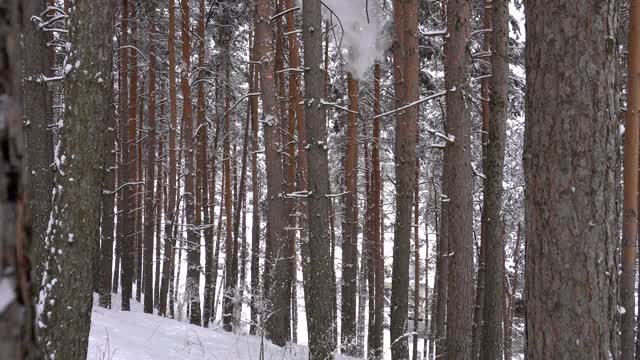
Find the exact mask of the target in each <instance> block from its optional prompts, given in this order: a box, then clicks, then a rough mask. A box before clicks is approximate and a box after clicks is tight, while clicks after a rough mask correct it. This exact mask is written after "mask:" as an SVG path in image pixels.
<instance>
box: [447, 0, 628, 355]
mask: <svg viewBox="0 0 640 360" xmlns="http://www.w3.org/2000/svg"><path fill="white" fill-rule="evenodd" d="M566 5H567V3H566V2H565V1H536V0H534V1H529V2H528V3H527V7H526V8H525V15H526V18H527V32H526V37H527V44H526V47H525V61H526V63H527V69H526V79H527V84H526V85H527V98H526V118H527V122H526V124H525V134H524V139H525V146H524V154H526V156H525V157H524V174H525V194H526V198H525V218H526V221H527V223H526V236H525V239H526V255H527V256H526V272H527V273H526V296H525V299H526V314H527V321H526V322H527V329H526V336H527V341H526V342H527V345H526V347H527V354H526V357H527V358H528V359H550V358H555V357H558V356H561V355H560V354H562V356H563V357H566V358H571V359H609V358H611V356H615V355H611V354H616V353H617V351H618V337H617V335H616V331H617V330H616V329H617V320H616V318H617V316H618V314H617V290H618V289H617V280H618V272H617V268H616V262H615V256H616V255H615V254H616V247H617V246H618V233H617V221H618V220H617V219H618V217H617V209H616V193H617V191H618V186H619V179H617V176H616V175H615V174H616V170H615V166H616V164H617V161H616V154H617V153H618V149H619V145H620V144H619V143H618V136H619V135H618V111H617V109H618V101H617V96H616V89H615V88H616V87H615V72H616V70H615V68H616V45H615V40H614V39H615V29H616V21H615V20H616V15H615V12H616V11H615V1H597V2H594V1H586V0H580V1H575V2H573V3H572V5H573V6H571V7H567V6H566ZM582 63H584V64H587V65H586V66H576V64H582ZM543 79H553V80H552V81H543ZM594 84H598V85H597V86H593V85H594ZM548 99H553V100H552V101H548ZM628 131H633V130H628ZM633 136H634V137H635V136H637V134H633ZM457 138H458V137H456V139H457ZM456 141H457V140H456ZM634 152H635V150H634ZM543 189H544V190H543ZM629 240H631V241H635V239H629ZM456 256H457V253H456ZM632 261H635V260H632ZM630 303H631V304H633V299H631V302H630ZM631 306H633V305H631ZM626 311H628V312H629V313H631V314H633V307H631V308H627V309H626ZM631 321H633V320H631ZM632 326H633V325H632ZM549 336H552V337H553V341H550V338H549ZM625 344H627V342H625ZM628 346H629V347H630V350H626V348H625V350H626V351H631V353H633V334H631V341H630V343H629V344H628ZM630 358H633V356H631V357H630Z"/></svg>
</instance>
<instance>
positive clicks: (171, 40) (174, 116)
mask: <svg viewBox="0 0 640 360" xmlns="http://www.w3.org/2000/svg"><path fill="white" fill-rule="evenodd" d="M125 1H126V0H125ZM175 23H176V20H175V0H169V34H168V47H169V116H170V126H171V127H170V129H169V179H168V181H167V187H168V192H167V199H166V201H167V211H165V223H164V236H165V239H164V254H165V255H164V259H163V262H162V283H161V284H160V315H164V316H166V314H167V302H168V299H167V298H168V297H169V296H170V294H171V292H170V291H169V285H170V282H171V279H172V277H173V266H172V264H173V262H174V260H173V258H172V257H173V254H174V253H175V250H174V248H175V239H174V238H173V237H172V235H173V228H174V222H175V216H176V213H175V208H176V183H177V179H176V172H177V160H176V129H177V126H178V108H177V98H176V71H175V69H176V50H175V27H176V24H175ZM171 311H173V308H171Z"/></svg>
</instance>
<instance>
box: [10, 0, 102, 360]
mask: <svg viewBox="0 0 640 360" xmlns="http://www.w3.org/2000/svg"><path fill="white" fill-rule="evenodd" d="M105 5H106V7H105ZM113 8H114V6H113V4H110V3H109V2H107V3H96V2H92V1H76V3H75V6H74V8H73V11H72V13H71V14H70V26H69V42H70V43H71V44H72V45H71V46H72V51H73V52H72V53H70V54H69V55H68V56H69V63H71V64H81V66H82V67H81V68H78V67H76V68H75V69H73V70H72V71H71V72H69V73H68V74H67V76H66V79H65V89H64V91H65V92H64V98H65V105H66V106H65V111H64V122H60V123H59V129H58V144H57V146H56V147H57V151H56V153H55V158H54V162H55V164H56V170H57V174H56V185H57V186H56V193H55V196H54V201H53V210H52V214H51V218H50V222H51V224H52V225H51V226H52V228H51V230H52V231H51V232H50V233H48V234H47V238H46V240H45V245H46V247H47V248H49V249H51V250H52V251H51V252H49V253H48V255H47V257H46V258H45V259H44V261H45V265H44V273H43V278H42V284H41V292H40V296H39V301H38V303H39V304H40V306H41V312H40V313H39V314H38V319H37V321H36V323H37V324H39V329H38V337H39V339H38V342H39V344H40V346H41V348H42V350H43V352H44V353H45V354H47V356H48V357H50V358H54V357H55V358H58V359H76V358H81V359H84V358H85V357H86V355H87V346H88V341H89V327H90V324H91V308H92V304H93V284H94V281H93V279H92V277H93V274H94V269H95V266H97V264H95V263H94V259H95V258H94V256H92V255H93V254H94V253H95V251H96V245H97V242H96V239H98V236H99V232H100V229H99V226H100V222H99V221H100V205H101V199H102V193H103V177H104V172H103V171H101V169H102V167H103V165H104V162H103V158H104V157H106V156H108V155H107V154H106V152H108V151H109V149H108V148H107V147H106V146H105V145H106V141H105V139H106V137H107V136H106V135H105V134H106V132H107V126H108V123H109V119H110V117H111V115H110V114H109V113H110V112H111V111H112V107H111V101H112V79H111V74H112V67H111V65H112V51H113V46H112V45H113V37H112V29H113ZM96 74H100V75H99V76H96ZM12 85H13V84H12V83H11V82H7V83H5V86H4V89H5V91H7V90H9V89H10V88H11V86H12ZM9 95H10V94H9ZM14 171H15V170H14ZM80 181H81V184H82V186H78V182H80ZM78 204H82V206H78ZM87 276H89V278H90V279H89V281H87ZM69 289H73V291H69Z"/></svg>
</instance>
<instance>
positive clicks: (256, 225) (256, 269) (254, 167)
mask: <svg viewBox="0 0 640 360" xmlns="http://www.w3.org/2000/svg"><path fill="white" fill-rule="evenodd" d="M254 39H255V40H254V44H253V54H252V57H251V58H252V59H253V61H255V60H256V56H257V51H256V49H257V42H256V40H257V38H256V37H255V36H254ZM250 71H251V87H250V92H251V93H256V92H257V91H258V75H259V74H258V71H259V69H258V67H257V66H256V65H251V66H250ZM249 101H250V104H251V197H252V202H251V212H252V213H251V304H250V305H251V325H250V328H249V334H251V335H255V334H256V329H257V326H258V321H259V320H258V315H259V309H258V301H259V299H260V180H259V179H258V140H259V139H258V97H257V96H252V97H251V99H249Z"/></svg>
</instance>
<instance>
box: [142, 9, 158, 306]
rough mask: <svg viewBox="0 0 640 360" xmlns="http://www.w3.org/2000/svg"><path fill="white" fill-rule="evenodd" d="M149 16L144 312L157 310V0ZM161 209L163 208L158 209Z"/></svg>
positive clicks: (148, 12)
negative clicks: (154, 276)
mask: <svg viewBox="0 0 640 360" xmlns="http://www.w3.org/2000/svg"><path fill="white" fill-rule="evenodd" d="M145 5H146V7H145V11H146V13H147V14H146V15H147V17H148V18H149V37H150V39H151V41H150V44H149V95H148V98H149V115H148V120H149V121H148V129H147V163H146V164H145V165H146V171H145V192H144V199H145V204H144V207H145V212H144V216H145V222H144V235H143V236H144V256H143V260H144V261H143V272H144V312H145V313H149V314H152V313H153V235H154V234H153V232H154V230H155V225H156V224H155V221H154V220H155V211H156V199H155V193H154V181H155V177H156V168H155V165H156V49H155V42H154V40H153V39H154V38H155V34H156V30H155V26H156V15H155V13H156V9H155V6H154V5H153V3H151V2H150V3H146V4H145ZM157 211H158V212H160V209H159V208H158V209H157Z"/></svg>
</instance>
